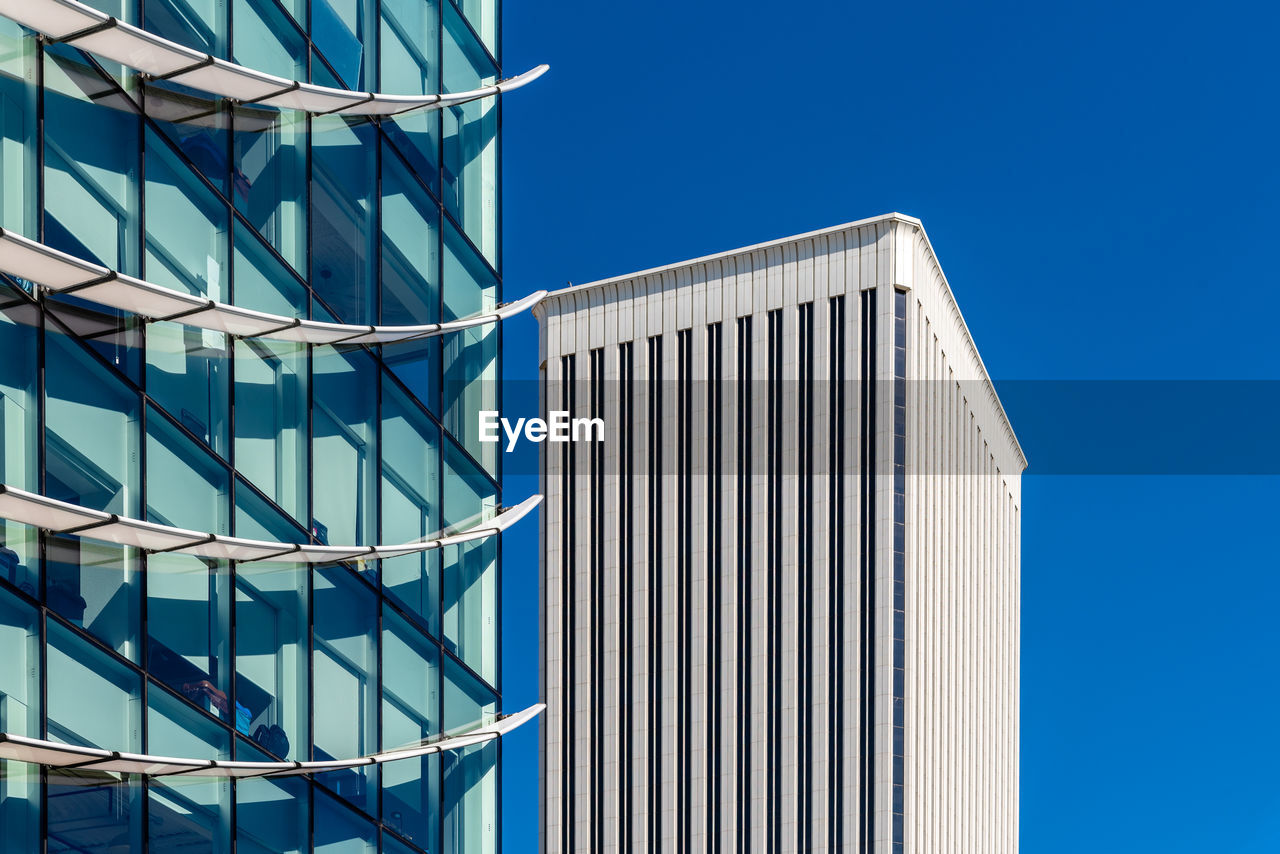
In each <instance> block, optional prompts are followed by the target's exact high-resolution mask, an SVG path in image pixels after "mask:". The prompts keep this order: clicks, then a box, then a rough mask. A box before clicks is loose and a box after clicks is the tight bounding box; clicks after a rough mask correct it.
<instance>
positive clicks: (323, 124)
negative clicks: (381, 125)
mask: <svg viewBox="0 0 1280 854" xmlns="http://www.w3.org/2000/svg"><path fill="white" fill-rule="evenodd" d="M318 2H324V0H318ZM377 152H378V149H377V138H376V136H375V131H374V127H373V125H371V124H370V123H369V122H367V121H358V120H354V119H344V118H342V117H341V116H329V117H325V118H320V117H317V118H315V119H313V120H312V137H311V166H312V172H311V206H312V220H311V227H312V234H311V246H312V256H311V284H312V286H313V287H314V288H315V290H316V294H317V295H318V296H319V297H320V298H321V299H323V300H324V301H325V303H326V304H327V305H328V306H329V307H330V308H331V309H333V311H334V312H335V313H336V314H337V317H338V320H340V321H342V322H344V323H374V322H375V319H376V317H377V315H376V310H377V302H376V294H375V293H374V291H375V287H376V282H375V280H374V276H375V268H374V258H375V254H376V253H375V251H374V241H375V238H376V234H375V232H374V216H375V213H376V211H375V207H376V204H375V202H376V196H375V193H376V190H377V175H376V167H377V164H376V162H375V161H376V159H377Z"/></svg>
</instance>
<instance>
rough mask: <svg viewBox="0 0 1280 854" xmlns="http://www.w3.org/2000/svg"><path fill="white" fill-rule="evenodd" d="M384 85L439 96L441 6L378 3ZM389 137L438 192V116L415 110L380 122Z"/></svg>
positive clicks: (412, 0)
mask: <svg viewBox="0 0 1280 854" xmlns="http://www.w3.org/2000/svg"><path fill="white" fill-rule="evenodd" d="M379 11H380V13H381V15H382V30H381V34H382V43H381V45H380V52H381V65H382V80H383V81H384V82H383V86H391V85H393V83H394V87H395V91H396V92H397V93H404V94H406V95H430V94H434V93H436V92H439V91H440V62H439V43H440V37H439V32H440V7H439V3H438V2H436V0H382V3H381V4H380V6H379ZM383 128H384V129H385V130H386V131H387V135H388V136H389V137H390V138H391V139H392V140H394V141H395V143H396V145H397V146H398V147H399V149H400V151H401V153H402V154H404V156H405V157H406V158H408V160H409V163H410V165H411V166H412V167H413V169H414V171H416V172H417V173H418V176H419V177H420V178H421V179H422V180H424V181H426V182H427V186H429V187H430V188H431V189H432V191H433V192H437V191H438V189H439V183H440V175H439V172H440V170H439V161H440V158H439V154H438V150H437V149H438V146H439V139H440V113H439V112H438V111H436V110H416V111H414V112H411V113H405V114H404V115H402V116H396V117H395V118H392V119H391V120H389V121H385V122H384V123H383Z"/></svg>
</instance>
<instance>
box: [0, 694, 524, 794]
mask: <svg viewBox="0 0 1280 854" xmlns="http://www.w3.org/2000/svg"><path fill="white" fill-rule="evenodd" d="M544 709H546V706H545V705H544V704H542V703H539V704H537V705H535V706H530V707H529V708H527V709H525V710H524V711H522V712H517V713H516V714H514V715H506V716H503V717H498V718H497V719H496V720H493V721H490V722H488V723H484V724H481V725H478V726H475V727H472V728H469V729H467V730H465V731H463V732H458V733H454V734H449V735H445V736H443V737H439V738H436V739H432V740H429V741H424V742H422V743H420V744H417V745H413V746H410V747H401V748H397V749H396V750H388V751H384V752H382V753H371V754H369V755H367V756H359V757H356V758H355V759H338V760H328V761H317V762H238V761H230V760H226V761H224V760H221V759H182V758H176V757H172V756H152V755H150V754H145V753H120V752H117V751H112V750H102V749H101V748H96V747H77V746H76V745H73V744H62V743H60V742H56V741H46V740H44V739H39V738H28V737H26V736H22V735H13V734H11V733H0V759H9V760H13V761H17V762H30V763H32V764H35V765H44V766H47V767H49V768H78V769H84V770H91V771H111V772H115V773H120V774H147V775H151V776H166V777H239V778H245V777H289V776H295V775H299V774H318V773H321V772H323V771H336V770H340V769H343V768H358V767H361V766H363V765H381V764H382V763H384V762H395V761H397V760H400V759H413V758H415V757H419V756H427V755H429V754H432V753H441V752H443V751H445V750H461V749H463V748H466V747H471V746H472V745H475V744H483V743H484V742H487V741H492V740H494V739H496V738H500V737H501V736H503V735H505V734H506V733H508V732H510V731H511V730H513V729H515V728H516V727H519V726H521V725H522V724H524V723H527V722H528V721H530V720H532V719H533V718H534V717H536V716H537V715H539V714H540V713H541V712H542V711H543V710H544Z"/></svg>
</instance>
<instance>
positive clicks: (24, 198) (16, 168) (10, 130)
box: [0, 18, 36, 237]
mask: <svg viewBox="0 0 1280 854" xmlns="http://www.w3.org/2000/svg"><path fill="white" fill-rule="evenodd" d="M35 46H36V40H35V36H34V34H32V33H29V32H24V31H23V29H22V27H20V26H18V24H17V23H15V22H14V21H11V20H9V19H7V18H5V19H0V227H4V228H7V229H11V230H13V231H16V232H18V233H19V234H24V235H26V236H27V237H35V236H36V230H35V228H36V154H35V144H36V140H35V132H36V87H35V86H34V85H33V82H34V78H35V56H36V51H35Z"/></svg>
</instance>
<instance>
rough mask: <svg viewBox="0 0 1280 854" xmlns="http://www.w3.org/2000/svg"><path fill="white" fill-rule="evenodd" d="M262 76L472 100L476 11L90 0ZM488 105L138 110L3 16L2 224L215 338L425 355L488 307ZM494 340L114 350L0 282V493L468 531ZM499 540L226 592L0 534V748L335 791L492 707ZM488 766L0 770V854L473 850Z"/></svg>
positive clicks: (211, 573) (130, 83)
mask: <svg viewBox="0 0 1280 854" xmlns="http://www.w3.org/2000/svg"><path fill="white" fill-rule="evenodd" d="M91 5H93V6H95V7H96V8H99V9H101V10H103V11H105V12H107V13H108V14H112V15H116V16H118V17H119V18H120V19H121V20H124V21H127V22H131V23H135V24H138V25H140V26H143V27H145V28H146V29H148V30H150V31H151V32H153V33H156V34H158V35H160V36H163V37H164V38H168V39H171V40H173V41H176V42H179V43H181V44H184V45H187V46H190V47H192V48H196V49H199V50H201V51H208V52H211V53H213V54H215V55H217V56H220V57H225V58H228V59H231V60H233V61H235V62H238V63H241V64H244V65H247V66H250V67H253V68H256V69H259V70H262V71H267V72H270V73H273V74H277V75H280V76H283V77H286V78H290V79H299V80H310V81H312V82H315V83H318V84H322V85H327V86H343V87H348V88H352V89H366V90H376V91H383V92H390V93H400V94H415V93H430V92H436V91H441V90H445V91H459V90H461V89H468V88H474V87H476V86H479V85H484V84H486V83H490V82H493V81H494V80H495V79H497V78H498V76H499V65H498V61H497V56H498V27H497V20H498V18H497V15H498V8H497V4H496V3H495V2H494V0H381V2H374V0H231V2H221V0H91ZM498 110H499V106H498V103H497V101H496V100H495V99H486V100H482V101H477V102H474V103H469V104H466V105H462V106H458V107H454V108H451V109H449V110H444V111H419V112H416V113H408V114H404V115H400V116H396V117H394V118H386V119H381V120H373V119H358V118H350V117H339V116H321V115H310V114H306V113H299V112H294V111H288V110H284V111H282V110H276V109H274V108H267V107H262V106H260V105H253V104H239V103H235V104H233V103H231V102H228V101H226V100H224V99H219V98H216V97H213V96H211V95H209V94H207V93H203V92H200V91H198V90H193V89H189V88H186V87H183V86H178V85H174V84H169V83H164V82H162V81H150V82H144V81H142V80H141V79H140V78H139V77H138V75H137V74H135V73H134V72H133V71H131V70H130V69H128V68H123V67H121V66H120V65H119V64H116V63H111V62H108V61H105V60H102V59H101V58H99V57H96V56H94V55H92V54H90V53H85V52H82V51H80V50H78V49H76V48H74V47H71V46H68V45H59V44H51V43H48V42H44V41H41V40H39V39H37V38H36V37H35V34H34V33H31V32H29V31H26V30H24V29H22V28H21V27H19V26H18V25H17V24H15V23H13V22H11V21H8V20H7V19H0V190H2V191H3V192H2V194H0V195H2V204H0V226H3V227H4V228H5V229H9V230H12V231H14V232H16V233H20V234H22V235H25V236H27V237H29V238H32V239H34V240H38V241H40V242H42V243H45V244H48V245H51V246H53V247H55V248H57V249H60V250H62V251H65V252H68V253H71V254H73V255H75V256H77V257H80V258H84V259H87V260H90V261H94V262H97V263H101V264H103V265H105V266H108V267H110V268H112V269H114V270H118V271H120V272H122V273H126V274H129V275H134V276H138V277H140V278H143V279H146V280H148V281H151V282H154V283H156V284H159V285H163V286H165V287H168V288H173V289H175V290H180V291H183V292H186V293H191V294H198V295H202V296H205V297H208V298H210V299H217V300H220V301H224V302H229V303H233V304H236V305H239V306H244V307H247V308H252V309H257V310H261V311H267V312H272V313H277V314H284V315H288V316H292V317H301V318H312V319H315V320H321V321H335V322H343V323H359V324H374V323H379V324H388V325H392V324H423V323H430V322H437V321H440V320H449V319H454V318H457V317H460V316H465V315H468V314H472V313H474V312H477V311H481V310H485V309H492V308H493V307H494V306H496V305H497V304H498V303H499V302H500V300H501V277H500V271H501V266H500V265H501V245H500V241H499V223H500V197H499V182H498V178H499V156H500V154H499V138H498ZM499 340H500V338H499V333H498V331H497V329H496V327H494V326H484V327H476V328H473V329H469V330H466V331H465V332H461V333H453V334H450V335H446V336H443V337H441V338H434V339H426V340H423V341H419V342H409V343H404V344H399V345H386V346H385V347H366V346H349V345H348V346H344V345H336V346H310V345H299V344H290V343H287V342H281V341H272V340H258V339H252V340H250V339H237V338H234V337H232V336H228V335H225V334H223V333H219V332H215V331H210V330H203V329H198V328H193V327H189V326H184V325H183V324H182V323H181V321H180V320H176V321H173V322H166V323H159V322H157V323H144V322H143V320H142V319H141V318H139V317H137V316H134V315H131V314H128V313H124V312H120V311H116V310H114V309H107V308H104V307H102V306H100V305H96V304H94V303H92V302H90V301H87V300H82V299H79V298H77V297H76V296H75V295H74V294H67V295H59V296H57V297H53V296H49V295H48V294H45V293H44V292H42V291H41V289H39V288H38V287H36V286H35V285H34V284H32V283H30V282H27V281H24V280H19V279H13V278H7V277H3V276H0V475H2V476H3V482H4V483H5V484H9V485H11V486H15V487H19V488H21V489H26V490H29V491H33V492H39V493H42V494H44V495H48V496H50V497H53V498H57V499H59V500H63V501H69V502H73V503H76V504H79V505H82V506H86V507H92V508H94V509H98V510H104V511H109V512H112V513H117V514H119V515H121V516H129V517H133V518H144V519H148V520H150V521H153V522H157V523H160V524H163V525H171V526H176V527H182V528H188V529H193V530H198V531H208V532H214V533H220V534H229V535H235V536H242V537H251V538H257V539H266V540H275V541H281V542H316V543H325V544H358V545H370V544H374V543H379V542H383V543H387V542H405V541H408V540H413V539H417V538H421V537H430V536H435V535H439V534H440V533H442V532H452V531H455V530H458V529H459V528H462V527H465V526H467V525H470V524H474V523H475V521H476V520H477V519H479V518H482V517H485V516H490V515H492V514H493V513H495V512H496V509H497V507H498V505H499V503H500V494H499V487H498V476H499V472H498V470H497V466H498V459H497V456H496V454H495V453H494V452H493V449H492V446H487V445H480V444H478V442H477V432H476V429H475V423H476V421H475V419H476V411H477V410H478V409H481V408H496V404H497V389H496V380H497V377H498V373H499V366H500V361H499V360H500V351H499ZM498 585H499V544H498V542H497V540H496V539H490V540H481V541H476V542H471V543H467V544H465V545H463V546H452V547H449V548H446V549H442V550H438V551H432V552H424V553H422V554H416V555H408V556H404V557H398V558H395V559H393V560H386V561H382V562H381V563H379V562H377V561H356V562H351V563H337V564H332V565H327V566H315V567H313V566H308V565H305V564H292V563H270V562H259V563H249V564H237V563H236V562H234V561H230V562H229V561H218V560H212V559H205V558H199V557H194V556H189V555H180V554H166V553H148V552H145V551H143V550H140V549H136V548H131V547H126V546H117V545H111V544H105V543H100V542H95V541H93V540H90V539H83V538H80V537H77V536H74V535H60V536H52V535H49V534H47V533H43V532H41V531H38V530H36V529H33V528H30V527H28V526H24V525H21V524H17V523H12V522H5V521H0V644H3V649H4V652H5V654H4V655H3V656H0V730H2V731H4V732H8V733H14V734H20V735H26V736H31V737H36V738H46V739H49V740H54V741H61V742H66V743H72V744H77V745H85V746H94V747H101V748H107V749H111V750H119V751H129V752H135V753H150V754H161V755H167V756H180V757H188V756H189V757H199V758H209V759H232V758H234V759H243V760H257V761H267V760H312V759H314V760H323V759H329V758H349V757H354V756H358V755H362V754H368V753H373V752H376V751H379V750H387V749H391V748H395V747H398V746H402V745H406V744H410V743H413V742H418V741H421V740H422V739H424V738H430V737H432V736H435V735H439V734H442V733H447V732H449V731H451V730H456V729H458V728H459V727H465V726H467V725H469V724H472V723H474V722H475V721H477V720H480V719H481V718H483V717H485V716H486V715H492V714H493V713H494V712H496V711H497V709H498V708H499V705H500V694H499V691H500V685H499V669H498V628H497V626H498V620H497V608H498V589H499V587H498ZM499 750H500V748H499V746H498V744H497V743H496V742H491V743H488V744H485V745H480V746H474V747H471V748H467V749H465V750H461V751H457V752H453V753H450V752H446V753H444V754H441V755H433V756H428V757H423V758H421V759H411V760H404V761H398V762H392V763H389V764H387V765H384V766H381V767H368V768H361V769H358V770H354V771H343V772H330V773H327V774H321V775H316V776H315V777H314V778H281V779H246V780H240V781H232V780H228V779H211V778H165V777H145V778H144V777H139V776H135V775H122V774H116V773H106V772H101V771H93V770H92V769H88V768H83V769H74V768H71V769H41V768H40V767H38V766H34V765H27V764H24V763H20V762H13V761H0V850H3V851H5V852H16V853H17V854H21V852H42V854H43V853H44V852H50V854H52V852H115V851H126V850H127V851H153V852H167V851H182V852H191V851H194V852H209V854H222V852H227V854H229V852H233V851H235V852H240V854H244V852H298V854H301V852H310V851H317V852H333V853H334V854H338V852H370V854H374V852H394V854H415V853H416V854H424V852H425V854H435V852H492V851H496V850H497V848H498V832H497V831H498V820H497V778H498V758H499Z"/></svg>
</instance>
